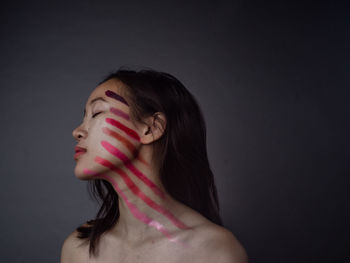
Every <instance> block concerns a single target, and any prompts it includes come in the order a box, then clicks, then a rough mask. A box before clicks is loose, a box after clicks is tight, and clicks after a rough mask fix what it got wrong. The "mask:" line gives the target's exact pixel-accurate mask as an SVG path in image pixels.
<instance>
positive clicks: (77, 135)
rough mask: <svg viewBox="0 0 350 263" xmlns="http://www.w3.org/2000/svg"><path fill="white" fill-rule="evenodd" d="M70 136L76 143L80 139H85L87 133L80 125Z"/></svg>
mask: <svg viewBox="0 0 350 263" xmlns="http://www.w3.org/2000/svg"><path fill="white" fill-rule="evenodd" d="M72 135H73V137H74V138H75V139H76V140H77V141H78V140H80V139H81V138H83V137H86V135H87V131H86V130H85V129H84V128H83V127H82V125H80V126H78V127H77V128H75V129H74V130H73V132H72Z"/></svg>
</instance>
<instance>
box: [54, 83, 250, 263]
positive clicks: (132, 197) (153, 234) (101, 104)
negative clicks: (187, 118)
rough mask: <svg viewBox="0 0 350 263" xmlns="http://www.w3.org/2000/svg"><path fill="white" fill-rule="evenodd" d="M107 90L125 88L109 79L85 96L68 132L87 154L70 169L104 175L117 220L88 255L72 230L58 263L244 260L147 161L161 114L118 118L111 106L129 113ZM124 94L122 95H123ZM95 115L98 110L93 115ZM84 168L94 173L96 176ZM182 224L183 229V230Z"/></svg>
mask: <svg viewBox="0 0 350 263" xmlns="http://www.w3.org/2000/svg"><path fill="white" fill-rule="evenodd" d="M107 90H110V91H113V92H115V93H116V94H119V95H121V96H123V94H125V90H126V87H125V86H124V85H123V83H122V82H120V81H119V80H116V79H112V80H109V81H107V82H105V83H103V84H101V85H99V86H98V87H97V88H96V89H95V90H94V91H93V92H92V93H91V95H90V96H89V98H88V100H87V103H86V106H85V109H86V114H85V116H84V119H83V122H82V123H81V125H79V126H78V127H77V128H76V129H74V130H73V137H74V138H75V139H76V140H77V145H78V146H81V147H84V148H86V149H87V152H86V153H84V154H83V155H80V156H79V157H78V159H77V160H76V166H75V169H74V173H75V176H76V177H77V178H78V179H80V180H95V179H103V180H107V181H109V182H110V183H111V184H112V185H114V184H116V185H117V188H116V187H115V190H116V192H117V194H118V195H119V203H118V204H116V205H119V211H120V217H119V220H118V223H117V224H116V225H115V226H114V227H113V228H112V229H111V230H109V231H108V232H106V233H105V234H103V235H102V236H101V239H100V243H99V245H98V251H99V254H98V256H97V257H92V258H89V256H88V248H89V247H88V244H87V243H84V242H83V241H82V240H80V239H78V238H77V232H76V231H74V232H72V233H71V234H70V235H69V236H68V237H67V238H66V240H65V241H64V243H63V246H62V251H61V263H71V262H75V263H79V262H104V263H108V262H114V263H118V262H124V263H127V262H152V263H157V262H201V263H203V262H204V263H205V262H216V263H226V262H227V263H229V262H232V263H233V262H237V263H238V262H239V263H246V262H248V258H247V254H246V251H245V249H244V248H243V247H242V245H241V244H240V242H239V241H238V240H237V238H236V237H235V236H234V235H233V234H232V233H231V232H230V231H228V230H227V229H225V228H223V227H221V226H218V225H216V224H214V223H212V222H210V221H209V220H207V219H206V218H204V217H203V216H202V215H200V214H199V213H198V212H196V211H194V210H193V209H191V208H189V207H187V206H185V205H183V204H182V203H179V202H178V201H176V200H174V199H173V198H171V196H170V195H168V194H167V192H166V190H165V189H164V187H163V186H162V184H161V182H160V179H159V174H158V172H157V170H158V169H157V168H158V167H157V161H156V160H153V159H152V151H153V142H155V141H156V140H158V139H159V138H160V137H161V136H162V135H163V133H164V130H165V127H166V118H165V116H164V115H163V114H162V113H157V114H156V116H157V117H155V115H154V116H151V117H148V118H146V119H144V120H143V122H142V123H141V122H136V121H134V120H131V119H130V120H128V119H127V118H125V117H121V116H120V114H119V116H117V115H116V114H114V113H113V112H111V110H110V109H111V107H113V108H115V109H117V110H119V111H122V112H124V113H126V114H127V115H129V116H130V107H129V106H128V105H126V104H124V103H121V102H120V101H118V100H115V99H113V98H110V97H108V96H106V93H105V92H106V91H107ZM97 97H102V98H103V99H104V100H105V101H101V100H97V101H95V102H94V103H93V104H90V102H91V101H92V100H94V99H95V98H97ZM123 98H125V99H126V98H127V97H126V96H123ZM126 100H127V99H126ZM99 112H101V113H99ZM96 113H99V114H97V115H95V116H94V117H93V115H94V114H96ZM130 117H131V116H130ZM106 118H113V119H114V120H117V121H118V122H120V123H121V124H123V125H125V126H126V127H128V128H130V129H131V130H133V131H134V132H136V133H137V135H138V136H139V140H135V139H132V138H131V137H130V136H128V135H127V134H126V133H125V132H123V131H122V130H120V129H118V128H116V127H113V126H112V125H110V124H108V123H106V121H105V120H106ZM104 127H105V128H104ZM106 127H107V128H108V129H110V130H112V131H113V132H115V133H118V134H119V135H121V136H123V137H124V138H126V139H127V140H128V141H129V142H131V143H132V145H133V146H134V147H135V149H136V152H137V154H133V153H132V152H131V151H130V148H128V147H126V145H125V143H123V142H122V141H121V140H118V139H117V138H116V137H112V136H110V135H109V134H107V133H106V132H104V131H106ZM103 129H104V130H103ZM102 141H104V142H108V143H109V144H111V145H113V146H114V147H116V148H117V149H119V150H120V152H122V153H123V154H124V155H126V156H127V157H128V159H129V162H128V163H127V165H126V163H125V162H123V161H122V160H121V159H119V158H117V157H116V156H114V155H113V154H111V153H110V152H108V151H107V150H106V148H104V147H103V144H101V142H102ZM134 153H135V152H134ZM97 156H98V157H99V158H103V159H105V160H107V161H109V162H110V163H112V164H113V165H114V167H116V168H117V169H120V170H121V171H123V173H124V174H126V175H127V176H128V177H129V179H130V180H132V182H133V183H134V185H135V186H136V187H137V188H138V190H139V191H141V192H142V193H143V194H144V195H145V196H147V198H149V199H150V200H151V201H152V202H154V203H155V204H156V205H157V206H159V207H161V208H162V210H164V211H167V213H166V214H167V215H168V214H171V215H172V216H173V218H175V221H176V220H178V221H179V222H180V223H179V224H175V223H174V222H173V221H171V220H169V217H167V216H165V215H164V214H162V213H160V212H159V211H158V210H157V209H155V208H154V207H152V206H150V205H148V204H147V203H146V202H145V201H144V200H143V199H142V198H140V197H139V196H138V195H137V194H135V193H134V192H133V191H132V190H131V189H130V188H129V187H128V185H127V184H126V182H125V180H123V178H122V176H121V175H120V174H118V173H117V172H115V170H111V169H109V168H108V167H105V166H103V165H101V164H100V163H98V162H96V157H97ZM130 165H132V166H133V167H134V168H135V169H137V170H138V171H139V172H141V173H142V174H143V175H144V176H145V177H147V179H148V180H150V181H151V182H152V183H153V184H154V185H155V186H156V187H157V188H158V189H159V190H160V191H161V192H162V193H163V194H164V196H165V197H164V196H163V197H162V196H161V195H159V194H157V193H156V192H155V191H152V189H151V187H150V186H149V185H147V184H146V183H145V182H144V181H142V180H140V178H138V177H137V176H136V175H135V173H133V171H132V170H130ZM86 171H93V172H94V173H95V174H98V175H97V176H96V175H94V174H91V173H87V172H86ZM102 175H103V176H102ZM130 203H131V204H132V205H133V206H134V207H136V209H137V210H138V211H139V213H142V214H143V215H145V216H147V217H148V218H151V219H152V220H154V221H156V222H158V223H159V224H161V225H162V226H164V228H165V229H166V230H167V231H168V233H169V234H170V235H171V238H169V236H166V235H164V234H163V233H162V232H161V231H159V230H158V229H157V228H155V227H153V226H152V225H151V224H147V223H145V222H143V221H142V220H140V218H138V217H137V216H135V213H133V211H132V209H131V210H130ZM181 224H183V225H184V226H186V228H182V227H181Z"/></svg>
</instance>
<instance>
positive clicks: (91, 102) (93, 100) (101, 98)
mask: <svg viewBox="0 0 350 263" xmlns="http://www.w3.org/2000/svg"><path fill="white" fill-rule="evenodd" d="M98 100H102V101H104V102H107V101H106V100H105V99H104V98H103V97H97V98H94V99H92V100H91V101H90V105H91V104H93V103H94V102H95V101H98ZM85 115H86V109H84V116H85Z"/></svg>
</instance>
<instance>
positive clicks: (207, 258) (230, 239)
mask: <svg viewBox="0 0 350 263" xmlns="http://www.w3.org/2000/svg"><path fill="white" fill-rule="evenodd" d="M195 232H196V233H195V236H196V238H195V240H193V241H194V245H195V247H196V248H197V250H198V252H200V254H201V255H202V256H203V260H202V262H216V263H248V255H247V253H246V250H245V249H244V247H243V246H242V244H241V243H240V242H239V240H238V239H237V238H236V237H235V236H234V234H233V233H232V232H231V231H229V230H228V229H226V228H224V227H222V226H219V225H216V224H214V223H211V222H206V223H204V224H202V225H200V226H198V227H197V228H196V229H195Z"/></svg>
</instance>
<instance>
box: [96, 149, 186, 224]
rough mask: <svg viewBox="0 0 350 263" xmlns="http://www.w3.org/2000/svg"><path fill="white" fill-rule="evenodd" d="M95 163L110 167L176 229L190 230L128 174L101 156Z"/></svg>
mask: <svg viewBox="0 0 350 263" xmlns="http://www.w3.org/2000/svg"><path fill="white" fill-rule="evenodd" d="M95 161H96V162H97V163H99V164H101V165H103V166H105V167H108V168H109V169H110V170H112V171H114V172H116V173H117V174H119V175H120V176H121V178H122V179H123V181H124V182H125V184H126V185H127V186H128V188H129V189H130V190H131V191H132V192H133V193H134V194H135V195H136V196H138V197H139V198H140V199H141V200H142V201H144V202H145V203H146V204H147V205H148V206H149V207H151V208H153V209H154V210H156V211H157V212H159V213H160V214H162V215H164V216H165V217H167V218H168V219H169V220H170V221H171V222H172V223H173V224H174V225H175V226H176V227H178V228H181V229H189V227H188V226H186V225H185V224H184V223H182V222H181V221H180V220H178V219H177V218H176V217H175V216H174V215H173V214H172V213H171V212H170V211H168V210H167V209H165V208H164V207H162V206H160V205H158V204H157V203H155V202H154V201H153V200H152V199H150V198H149V197H148V196H147V195H145V193H144V192H142V191H141V190H140V188H138V187H137V185H136V184H135V183H134V182H133V181H132V180H131V179H130V177H129V176H128V174H127V173H125V172H124V171H123V170H122V169H120V168H118V167H116V166H114V165H113V164H112V163H111V162H109V161H108V160H105V159H103V158H101V157H99V156H97V157H95Z"/></svg>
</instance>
